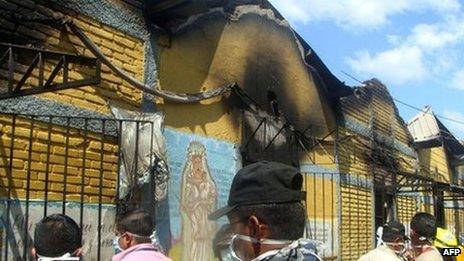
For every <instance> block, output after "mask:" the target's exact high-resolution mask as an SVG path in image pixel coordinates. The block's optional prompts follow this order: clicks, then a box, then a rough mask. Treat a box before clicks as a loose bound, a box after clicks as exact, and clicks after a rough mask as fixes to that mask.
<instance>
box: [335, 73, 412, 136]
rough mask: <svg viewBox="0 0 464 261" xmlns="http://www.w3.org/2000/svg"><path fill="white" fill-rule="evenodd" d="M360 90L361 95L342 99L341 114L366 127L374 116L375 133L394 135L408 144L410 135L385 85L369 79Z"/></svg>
mask: <svg viewBox="0 0 464 261" xmlns="http://www.w3.org/2000/svg"><path fill="white" fill-rule="evenodd" d="M362 92H363V95H361V96H358V97H356V96H349V97H347V98H343V99H342V113H343V116H344V117H346V118H348V119H351V120H355V121H357V122H359V123H360V124H362V125H363V126H366V127H368V126H370V124H371V123H372V121H371V120H372V118H374V122H373V124H374V128H375V131H376V133H377V134H381V135H384V136H389V137H395V139H396V140H397V141H398V142H400V143H402V144H404V145H407V144H409V143H410V141H411V140H412V139H411V136H410V134H409V132H408V130H407V127H406V124H405V123H404V121H403V119H402V118H401V117H400V115H399V113H398V109H397V108H396V105H395V103H394V102H393V99H392V97H391V95H390V93H389V92H388V89H387V87H385V86H384V85H383V84H381V83H379V82H374V81H371V82H370V83H369V84H368V85H367V86H366V87H364V88H363V90H362Z"/></svg>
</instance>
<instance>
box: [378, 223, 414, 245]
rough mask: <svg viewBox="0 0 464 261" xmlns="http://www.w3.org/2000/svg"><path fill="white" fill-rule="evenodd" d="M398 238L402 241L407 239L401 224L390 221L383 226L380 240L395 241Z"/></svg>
mask: <svg viewBox="0 0 464 261" xmlns="http://www.w3.org/2000/svg"><path fill="white" fill-rule="evenodd" d="M398 237H401V238H403V239H404V240H407V239H408V237H406V229H405V228H404V225H403V224H401V223H400V222H398V221H390V222H388V223H386V224H385V225H383V232H382V239H395V238H398ZM384 241H385V240H384Z"/></svg>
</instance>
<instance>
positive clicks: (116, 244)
mask: <svg viewBox="0 0 464 261" xmlns="http://www.w3.org/2000/svg"><path fill="white" fill-rule="evenodd" d="M122 236H123V235H120V236H119V237H118V236H114V238H113V251H114V253H115V254H117V253H119V252H121V251H123V249H122V248H121V246H120V245H119V239H120V238H121V237H122Z"/></svg>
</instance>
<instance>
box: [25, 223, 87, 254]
mask: <svg viewBox="0 0 464 261" xmlns="http://www.w3.org/2000/svg"><path fill="white" fill-rule="evenodd" d="M81 246H82V232H81V230H80V229H79V226H78V225H77V223H76V222H75V221H74V220H73V219H72V218H70V217H68V216H66V215H62V214H53V215H50V216H47V217H44V218H43V219H42V220H41V221H40V222H39V223H37V225H36V227H35V231H34V247H35V250H36V252H37V254H39V255H41V256H46V257H60V256H62V255H64V254H66V253H71V254H72V253H73V252H75V251H76V250H77V249H78V248H79V247H81Z"/></svg>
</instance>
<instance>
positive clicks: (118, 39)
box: [114, 35, 135, 49]
mask: <svg viewBox="0 0 464 261" xmlns="http://www.w3.org/2000/svg"><path fill="white" fill-rule="evenodd" d="M114 41H115V42H117V43H120V44H122V45H125V46H126V47H129V48H131V49H133V48H135V42H134V41H131V40H129V39H128V38H127V37H121V36H119V35H115V36H114Z"/></svg>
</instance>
